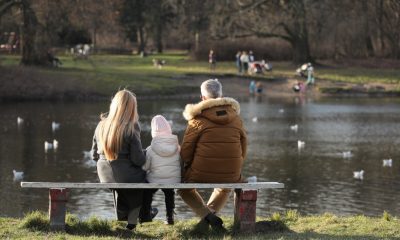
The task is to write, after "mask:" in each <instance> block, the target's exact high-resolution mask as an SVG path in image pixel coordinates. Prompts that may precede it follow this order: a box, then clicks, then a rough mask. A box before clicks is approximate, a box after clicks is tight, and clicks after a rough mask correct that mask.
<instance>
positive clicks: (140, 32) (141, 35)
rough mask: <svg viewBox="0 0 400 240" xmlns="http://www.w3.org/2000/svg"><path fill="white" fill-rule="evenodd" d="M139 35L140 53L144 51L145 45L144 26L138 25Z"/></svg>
mask: <svg viewBox="0 0 400 240" xmlns="http://www.w3.org/2000/svg"><path fill="white" fill-rule="evenodd" d="M137 35H138V53H139V54H140V53H141V52H144V47H145V43H144V31H143V27H142V26H140V27H138V34H137Z"/></svg>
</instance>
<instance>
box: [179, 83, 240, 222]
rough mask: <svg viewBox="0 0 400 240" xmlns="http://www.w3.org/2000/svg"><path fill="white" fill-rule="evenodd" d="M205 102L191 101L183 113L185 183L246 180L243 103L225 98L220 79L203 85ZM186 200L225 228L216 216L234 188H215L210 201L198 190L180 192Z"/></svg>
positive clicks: (204, 219)
mask: <svg viewBox="0 0 400 240" xmlns="http://www.w3.org/2000/svg"><path fill="white" fill-rule="evenodd" d="M201 100H202V101H201V102H199V103H197V104H188V105H186V107H185V110H184V112H183V116H184V117H185V119H186V120H187V121H188V126H187V128H186V131H185V134H184V137H183V142H182V145H181V161H182V163H183V175H182V176H183V182H186V183H237V182H242V181H243V180H242V175H241V171H242V165H243V161H244V159H245V157H246V151H247V138H246V132H245V130H244V127H243V122H242V119H241V118H240V116H239V114H240V105H239V103H238V102H237V101H236V100H235V99H233V98H228V97H222V85H221V83H220V82H219V81H218V80H217V79H209V80H207V81H205V82H203V83H202V84H201ZM178 193H179V195H180V196H181V197H182V199H183V201H184V202H185V203H186V204H187V205H188V206H189V207H190V208H191V209H192V210H193V211H194V213H196V214H197V215H198V216H199V217H200V218H201V219H202V220H201V222H205V223H207V224H209V225H211V227H212V228H216V229H221V228H223V221H222V219H221V218H219V217H218V216H216V213H218V212H219V211H220V210H221V209H222V208H223V207H224V205H225V204H226V202H227V200H228V198H229V195H230V193H231V189H221V188H215V189H214V191H213V193H212V195H211V197H210V199H209V200H208V202H207V204H205V202H204V201H203V198H202V197H201V196H200V194H199V193H198V192H197V190H196V189H181V190H179V191H178Z"/></svg>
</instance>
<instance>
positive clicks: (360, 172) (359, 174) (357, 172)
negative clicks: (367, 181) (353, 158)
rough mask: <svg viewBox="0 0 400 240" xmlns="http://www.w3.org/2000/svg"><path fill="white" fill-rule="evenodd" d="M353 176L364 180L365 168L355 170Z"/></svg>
mask: <svg viewBox="0 0 400 240" xmlns="http://www.w3.org/2000/svg"><path fill="white" fill-rule="evenodd" d="M353 177H354V178H355V179H359V180H363V179H364V170H361V171H354V172H353Z"/></svg>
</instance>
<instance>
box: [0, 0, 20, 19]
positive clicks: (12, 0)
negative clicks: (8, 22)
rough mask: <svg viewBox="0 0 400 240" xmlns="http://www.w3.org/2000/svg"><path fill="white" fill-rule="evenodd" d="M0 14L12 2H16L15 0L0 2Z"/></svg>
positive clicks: (10, 5) (9, 6)
mask: <svg viewBox="0 0 400 240" xmlns="http://www.w3.org/2000/svg"><path fill="white" fill-rule="evenodd" d="M0 3H1V5H0V16H2V15H3V14H4V13H5V12H6V11H7V10H8V9H10V8H11V7H12V6H14V4H16V3H18V1H16V0H5V1H1V2H0Z"/></svg>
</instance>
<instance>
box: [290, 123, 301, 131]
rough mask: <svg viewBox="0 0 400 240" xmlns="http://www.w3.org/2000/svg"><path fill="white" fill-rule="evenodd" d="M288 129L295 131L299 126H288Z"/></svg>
mask: <svg viewBox="0 0 400 240" xmlns="http://www.w3.org/2000/svg"><path fill="white" fill-rule="evenodd" d="M290 130H292V131H295V132H297V130H299V126H298V125H297V124H295V125H292V126H290Z"/></svg>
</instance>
